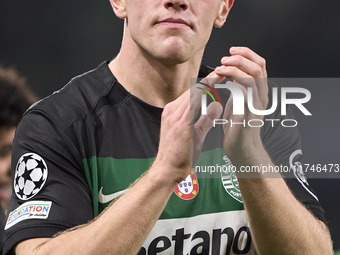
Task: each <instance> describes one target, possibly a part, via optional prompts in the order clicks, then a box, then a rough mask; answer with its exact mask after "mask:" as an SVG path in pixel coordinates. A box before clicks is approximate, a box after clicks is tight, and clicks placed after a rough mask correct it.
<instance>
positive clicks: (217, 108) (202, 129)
mask: <svg viewBox="0 0 340 255" xmlns="http://www.w3.org/2000/svg"><path fill="white" fill-rule="evenodd" d="M222 111H223V107H222V105H221V104H215V103H210V104H209V106H208V107H207V114H206V115H201V117H200V118H199V120H198V121H197V122H196V123H195V125H194V129H195V131H196V132H197V134H198V135H199V136H200V139H201V140H202V141H204V139H205V137H206V135H207V134H208V132H209V130H210V129H211V128H212V126H213V122H214V119H219V117H220V116H221V114H222Z"/></svg>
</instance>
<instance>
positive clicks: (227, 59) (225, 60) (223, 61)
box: [222, 57, 230, 63]
mask: <svg viewBox="0 0 340 255" xmlns="http://www.w3.org/2000/svg"><path fill="white" fill-rule="evenodd" d="M229 59H230V58H229V57H223V58H222V63H227V62H228V61H229Z"/></svg>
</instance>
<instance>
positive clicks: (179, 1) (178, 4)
mask: <svg viewBox="0 0 340 255" xmlns="http://www.w3.org/2000/svg"><path fill="white" fill-rule="evenodd" d="M188 6H189V3H188V0H164V7H165V8H167V9H168V8H173V9H175V10H183V11H185V10H186V9H188Z"/></svg>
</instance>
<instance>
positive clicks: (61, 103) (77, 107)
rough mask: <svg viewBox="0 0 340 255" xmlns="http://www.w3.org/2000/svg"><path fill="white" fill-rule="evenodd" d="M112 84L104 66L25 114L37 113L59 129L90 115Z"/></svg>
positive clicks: (82, 76)
mask: <svg viewBox="0 0 340 255" xmlns="http://www.w3.org/2000/svg"><path fill="white" fill-rule="evenodd" d="M115 82H116V78H115V77H114V76H113V74H112V73H111V71H110V69H109V67H108V62H107V61H105V62H103V63H101V64H100V65H99V66H98V67H97V68H95V69H93V70H91V71H88V72H86V73H84V74H81V75H79V76H76V77H74V78H73V79H72V80H71V81H70V82H69V83H67V84H66V85H65V86H64V87H63V88H62V89H60V90H58V91H56V92H54V93H53V94H52V95H50V96H48V97H46V98H44V99H42V100H40V101H39V102H37V103H36V104H34V105H32V106H31V108H30V109H29V110H28V111H27V112H26V114H25V115H29V114H30V113H34V112H40V113H42V114H44V115H47V116H48V117H49V118H51V119H53V120H54V121H57V122H58V123H59V124H60V126H62V127H63V128H65V127H67V126H69V125H70V124H71V123H73V122H74V121H75V120H77V119H81V118H84V117H85V116H86V115H88V114H89V113H91V112H93V111H94V109H95V108H96V106H97V104H98V102H99V101H100V99H101V98H103V97H105V96H106V95H107V94H108V93H109V92H110V90H111V89H112V87H113V86H114V84H115Z"/></svg>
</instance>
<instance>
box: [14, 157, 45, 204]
mask: <svg viewBox="0 0 340 255" xmlns="http://www.w3.org/2000/svg"><path fill="white" fill-rule="evenodd" d="M47 174H48V171H47V165H46V163H45V161H44V160H43V159H42V158H41V157H40V156H39V155H37V154H35V153H26V154H24V155H22V156H21V158H20V159H19V161H18V163H17V166H16V169H15V175H14V192H15V195H16V196H17V197H18V198H19V199H21V200H28V199H30V198H32V197H34V196H35V195H36V194H38V192H39V191H40V190H41V189H42V187H43V186H44V184H45V182H46V179H47Z"/></svg>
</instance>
